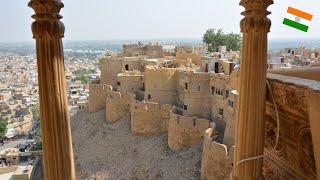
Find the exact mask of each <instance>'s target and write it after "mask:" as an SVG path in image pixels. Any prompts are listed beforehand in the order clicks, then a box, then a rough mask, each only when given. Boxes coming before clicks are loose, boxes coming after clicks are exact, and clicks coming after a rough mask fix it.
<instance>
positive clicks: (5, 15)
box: [0, 0, 320, 42]
mask: <svg viewBox="0 0 320 180" xmlns="http://www.w3.org/2000/svg"><path fill="white" fill-rule="evenodd" d="M274 1H275V3H274V4H273V5H271V6H270V7H269V11H271V12H272V14H271V15H269V17H270V19H271V20H272V27H271V32H270V33H269V37H270V38H272V39H278V38H281V39H295V38H299V39H304V38H318V39H320V33H319V32H320V11H319V7H320V1H319V0H274ZM28 2H29V1H28V0H1V1H0V42H26V41H32V33H31V28H30V26H31V23H32V21H33V20H32V18H31V15H32V14H34V12H33V10H32V9H31V8H29V7H28V6H27V4H28ZM62 2H63V3H64V5H65V7H64V8H63V9H62V10H61V12H60V14H61V15H62V16H63V17H64V18H63V19H62V21H63V22H64V24H65V27H66V32H65V40H117V39H164V38H177V39H179V38H196V39H201V37H202V35H203V34H204V32H205V31H206V30H207V29H208V28H223V29H224V31H226V32H235V33H239V32H240V28H239V22H240V20H241V19H242V18H243V16H241V15H240V13H241V12H242V11H243V10H244V8H243V7H241V6H239V0H62ZM288 6H291V7H294V8H296V9H299V10H302V11H305V12H308V13H310V14H313V15H314V17H313V20H312V23H311V25H310V28H309V31H308V32H302V31H298V30H295V29H293V28H290V27H287V26H285V25H283V24H282V21H283V18H284V17H285V14H286V11H287V8H288Z"/></svg>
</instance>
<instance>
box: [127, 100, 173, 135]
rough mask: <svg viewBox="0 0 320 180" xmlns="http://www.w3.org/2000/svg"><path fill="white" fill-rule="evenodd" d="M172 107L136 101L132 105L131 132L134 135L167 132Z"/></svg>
mask: <svg viewBox="0 0 320 180" xmlns="http://www.w3.org/2000/svg"><path fill="white" fill-rule="evenodd" d="M171 110H172V105H170V104H159V103H153V102H139V101H134V102H133V103H132V104H131V130H132V132H133V133H134V134H139V135H154V134H159V133H162V132H166V131H167V129H168V121H169V117H170V111H171Z"/></svg>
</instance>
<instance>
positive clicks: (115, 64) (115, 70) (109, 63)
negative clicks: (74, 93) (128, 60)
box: [99, 58, 124, 90]
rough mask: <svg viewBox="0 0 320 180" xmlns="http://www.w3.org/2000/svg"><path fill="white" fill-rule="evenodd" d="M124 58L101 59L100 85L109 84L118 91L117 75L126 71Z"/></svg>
mask: <svg viewBox="0 0 320 180" xmlns="http://www.w3.org/2000/svg"><path fill="white" fill-rule="evenodd" d="M122 60H123V59H122V58H102V59H99V65H100V70H101V82H100V84H109V85H111V86H112V88H113V89H114V90H116V89H117V75H118V74H119V73H121V72H122V70H123V69H124V67H123V65H122Z"/></svg>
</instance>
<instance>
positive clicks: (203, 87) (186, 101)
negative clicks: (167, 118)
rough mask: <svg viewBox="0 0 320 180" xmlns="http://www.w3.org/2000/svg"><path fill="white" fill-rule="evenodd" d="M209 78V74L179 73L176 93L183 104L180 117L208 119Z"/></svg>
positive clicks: (209, 110) (209, 114)
mask: <svg viewBox="0 0 320 180" xmlns="http://www.w3.org/2000/svg"><path fill="white" fill-rule="evenodd" d="M209 78H210V74H209V73H196V72H193V71H187V72H185V71H179V76H178V83H177V91H178V94H179V96H178V97H179V98H178V100H179V101H180V102H182V103H183V107H181V111H182V115H186V116H198V117H203V118H206V119H209V118H210V116H211V108H210V107H211V106H210V95H209V93H210V88H209Z"/></svg>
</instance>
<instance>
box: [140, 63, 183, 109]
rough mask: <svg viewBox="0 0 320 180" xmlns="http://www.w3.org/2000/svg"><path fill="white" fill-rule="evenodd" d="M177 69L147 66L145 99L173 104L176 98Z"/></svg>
mask: <svg viewBox="0 0 320 180" xmlns="http://www.w3.org/2000/svg"><path fill="white" fill-rule="evenodd" d="M177 72H178V69H174V68H162V69H159V68H157V67H154V66H147V68H146V72H145V77H146V81H145V98H144V99H145V100H146V101H150V102H158V103H161V104H173V103H174V102H175V101H176V99H177V92H176V86H177Z"/></svg>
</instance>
